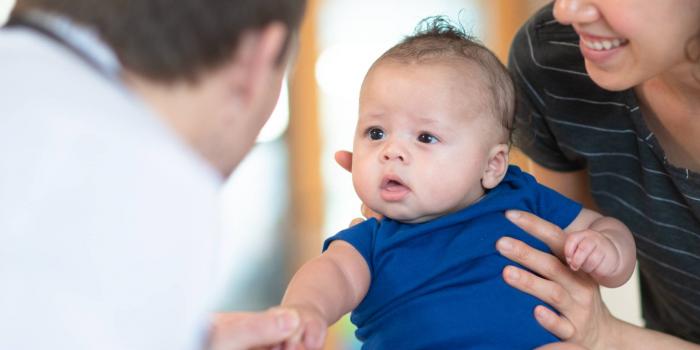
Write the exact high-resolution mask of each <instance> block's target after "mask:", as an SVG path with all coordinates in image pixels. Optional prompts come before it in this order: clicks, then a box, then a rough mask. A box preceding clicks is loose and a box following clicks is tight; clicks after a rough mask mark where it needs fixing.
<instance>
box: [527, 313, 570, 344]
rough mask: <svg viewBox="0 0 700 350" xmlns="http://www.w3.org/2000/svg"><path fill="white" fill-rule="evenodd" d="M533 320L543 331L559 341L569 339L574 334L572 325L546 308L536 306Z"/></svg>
mask: <svg viewBox="0 0 700 350" xmlns="http://www.w3.org/2000/svg"><path fill="white" fill-rule="evenodd" d="M535 318H536V319H537V322H539V323H540V325H542V327H544V329H546V330H548V331H550V332H551V333H552V334H554V335H555V336H556V337H557V338H559V339H564V340H567V339H570V338H571V337H573V336H574V334H575V333H576V329H575V328H574V325H573V324H572V323H571V322H570V321H569V320H567V319H566V318H564V317H562V316H559V315H558V314H557V313H556V312H554V311H552V310H550V309H549V308H547V307H546V306H543V305H538V306H537V307H535Z"/></svg>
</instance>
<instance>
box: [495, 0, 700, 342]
mask: <svg viewBox="0 0 700 350" xmlns="http://www.w3.org/2000/svg"><path fill="white" fill-rule="evenodd" d="M699 33H700V2H698V1H696V0H665V1H645V0H618V1H609V0H607V1H606V0H557V1H555V2H554V3H553V4H550V5H549V6H547V7H545V8H543V9H542V10H541V11H539V12H538V13H537V14H536V15H535V16H533V17H532V18H531V19H530V21H528V22H527V23H526V24H525V26H524V27H523V28H522V29H521V31H520V32H519V33H518V35H517V37H516V38H515V40H514V42H513V46H512V49H511V57H510V68H511V70H512V73H513V75H514V77H515V80H516V84H518V85H519V87H520V89H521V90H522V91H521V92H522V93H523V96H524V98H523V103H522V106H521V110H520V113H519V116H518V118H519V121H520V122H521V125H520V130H521V133H520V135H519V139H518V142H519V145H520V147H521V148H522V149H523V150H524V151H525V153H527V154H528V155H529V156H530V157H531V158H532V159H533V160H535V162H537V163H538V164H539V165H537V166H536V167H535V169H534V171H533V172H534V173H535V174H536V175H537V176H538V179H539V180H540V181H541V182H543V183H545V184H547V185H549V186H551V187H553V188H555V189H557V190H559V191H560V192H562V193H564V194H567V195H569V196H571V197H574V198H575V199H578V200H580V201H582V202H584V203H592V202H593V201H594V202H595V204H596V205H597V206H598V207H599V210H600V211H601V212H602V213H604V214H605V215H610V216H614V217H617V218H618V219H620V220H622V221H623V222H625V224H627V225H628V226H629V227H630V229H631V230H632V231H633V232H634V233H635V239H636V242H637V258H638V261H639V270H640V285H641V289H642V304H643V305H642V309H643V316H644V318H645V321H646V324H647V327H649V329H645V328H639V327H636V326H633V325H630V324H627V323H625V322H623V321H621V320H618V319H615V318H614V317H612V316H611V315H610V313H609V312H608V311H607V309H606V308H605V306H604V305H603V303H602V301H601V299H600V294H599V292H598V288H597V287H598V286H597V285H595V284H594V283H593V282H592V281H591V280H590V279H589V278H588V277H587V276H585V275H583V274H580V273H574V272H572V271H571V270H570V269H568V268H567V267H566V266H565V265H564V264H563V263H562V262H561V261H560V260H559V259H557V258H555V257H553V256H551V255H549V254H544V253H542V252H539V251H536V250H534V249H532V248H530V247H528V246H526V245H524V244H523V243H521V242H518V241H515V240H513V239H508V238H504V239H502V240H501V241H499V243H498V246H497V247H498V248H499V250H500V251H501V253H502V254H504V255H505V256H507V257H509V258H511V259H512V260H514V261H517V262H519V263H521V264H523V265H524V266H527V267H528V268H530V269H532V270H533V271H535V272H537V273H538V274H540V275H541V276H543V277H544V278H542V277H538V276H536V275H535V274H532V273H529V272H527V271H524V270H520V269H517V268H515V267H509V268H506V270H505V271H504V278H505V279H506V282H508V283H509V284H511V285H512V286H514V287H516V288H518V289H521V290H523V291H525V292H527V293H530V294H532V295H534V296H536V297H538V298H540V299H542V300H544V301H546V302H548V303H549V304H550V305H552V306H553V307H554V308H556V309H557V310H558V311H559V312H560V313H561V315H557V314H555V313H554V312H552V311H550V310H549V309H547V308H544V307H538V308H537V309H536V310H535V317H536V318H537V319H538V321H539V322H540V323H541V324H542V325H543V326H544V327H545V328H547V329H548V330H550V331H551V332H553V333H554V334H555V335H557V336H559V337H560V338H562V339H565V340H567V341H569V342H571V343H574V344H579V345H582V346H585V347H587V348H605V349H608V348H633V349H647V348H648V349H685V348H687V349H697V348H700V346H698V345H695V344H693V343H700V292H699V291H700V220H699V219H698V218H700V62H698V57H700V49H699V47H700V45H699V41H698V38H697V37H698V34H699ZM591 195H592V197H591ZM508 216H509V218H511V220H512V221H513V222H514V223H516V224H517V225H519V226H521V227H522V228H523V229H525V230H526V231H528V232H530V233H531V234H533V235H535V236H537V237H539V238H541V239H542V240H544V241H545V242H546V243H548V244H549V245H550V246H551V247H552V250H553V251H554V252H555V254H557V255H558V256H559V257H561V254H560V253H559V252H560V251H561V250H562V246H563V243H562V242H563V238H562V233H561V231H560V230H558V229H556V228H555V227H554V226H553V225H551V224H549V223H547V222H544V221H543V220H541V219H539V218H536V217H533V216H531V215H528V214H525V213H518V212H510V213H508ZM652 329H653V330H652Z"/></svg>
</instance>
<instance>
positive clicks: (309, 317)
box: [283, 306, 328, 350]
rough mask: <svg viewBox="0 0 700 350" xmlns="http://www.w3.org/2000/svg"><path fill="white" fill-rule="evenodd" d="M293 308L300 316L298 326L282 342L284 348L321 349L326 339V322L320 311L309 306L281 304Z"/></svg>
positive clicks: (287, 349) (288, 349)
mask: <svg viewBox="0 0 700 350" xmlns="http://www.w3.org/2000/svg"><path fill="white" fill-rule="evenodd" d="M283 307H284V308H285V309H289V310H295V311H296V312H297V313H298V314H299V316H300V318H301V323H300V327H299V328H298V329H297V331H296V332H294V334H292V336H290V337H289V338H288V339H287V340H286V341H285V342H284V350H301V349H303V350H321V349H323V344H324V342H325V340H326V332H327V330H328V323H326V320H325V319H324V318H323V316H322V315H321V314H320V312H319V311H318V310H316V309H314V308H311V307H302V306H283Z"/></svg>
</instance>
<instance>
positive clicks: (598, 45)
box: [582, 39, 627, 51]
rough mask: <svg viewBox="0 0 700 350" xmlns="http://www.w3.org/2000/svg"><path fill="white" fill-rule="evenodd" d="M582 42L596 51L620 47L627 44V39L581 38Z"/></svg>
mask: <svg viewBox="0 0 700 350" xmlns="http://www.w3.org/2000/svg"><path fill="white" fill-rule="evenodd" d="M582 41H583V44H584V45H586V47H587V48H589V49H591V50H596V51H604V50H610V49H614V48H616V47H620V46H622V45H624V44H627V39H613V40H585V39H584V40H582Z"/></svg>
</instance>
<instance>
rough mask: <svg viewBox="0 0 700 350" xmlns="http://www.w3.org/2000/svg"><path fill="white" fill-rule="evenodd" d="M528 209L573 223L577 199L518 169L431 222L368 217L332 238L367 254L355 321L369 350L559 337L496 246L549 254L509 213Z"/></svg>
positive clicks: (526, 342) (521, 343) (519, 344)
mask: <svg viewBox="0 0 700 350" xmlns="http://www.w3.org/2000/svg"><path fill="white" fill-rule="evenodd" d="M507 209H520V210H524V211H528V212H532V213H534V214H536V215H538V216H540V217H542V218H544V219H546V220H548V221H551V222H552V223H554V224H556V225H558V226H559V227H562V228H565V227H566V226H568V225H569V224H570V223H571V222H572V221H573V220H574V219H575V218H576V216H577V215H578V214H579V212H580V211H581V205H580V204H578V203H575V202H573V201H571V200H570V199H568V198H566V197H564V196H563V195H561V194H559V193H557V192H555V191H553V190H551V189H549V188H547V187H544V186H542V185H540V184H538V183H537V182H536V181H535V179H534V178H533V177H532V176H530V175H529V174H526V173H524V172H522V171H521V170H520V169H519V168H518V167H516V166H510V167H509V168H508V173H507V174H506V176H505V178H504V180H503V181H502V182H501V183H500V184H499V185H498V186H497V187H496V188H494V189H492V190H490V191H489V192H488V193H487V194H486V195H485V196H484V197H483V198H482V199H481V200H480V201H478V202H476V203H474V204H472V205H471V206H469V207H467V208H465V209H462V210H460V211H458V212H455V213H451V214H448V215H445V216H442V217H439V218H437V219H434V220H432V221H429V222H424V223H420V224H406V223H401V222H398V221H395V220H392V219H389V218H385V219H382V220H381V221H377V220H375V219H370V220H367V221H365V222H363V223H361V224H359V225H356V226H353V227H351V228H349V229H347V230H344V231H341V232H339V233H338V234H337V235H335V236H333V237H331V238H329V239H328V240H326V242H325V243H324V248H323V249H324V250H325V249H327V248H328V245H329V244H330V243H331V242H332V241H334V240H343V241H347V242H348V243H350V244H352V245H353V246H354V247H355V248H356V249H357V250H358V251H359V252H360V254H362V256H363V257H364V258H365V261H366V262H367V265H368V266H369V269H370V273H371V275H372V279H371V286H370V288H369V291H368V292H367V295H366V296H365V298H364V299H363V300H362V302H361V303H360V305H358V306H357V308H356V309H355V310H354V311H353V312H352V315H351V321H352V322H353V323H354V324H355V325H356V326H357V327H358V329H357V332H356V333H355V334H356V336H357V338H358V339H359V340H360V341H362V342H363V346H362V348H363V349H402V350H407V349H532V348H534V347H537V346H540V345H543V344H546V343H551V342H554V341H557V338H556V337H554V336H553V335H552V334H550V333H549V332H547V331H546V330H545V329H544V328H542V327H541V326H540V325H539V324H538V323H537V321H536V320H535V319H534V317H533V309H534V307H535V306H536V305H538V304H542V301H540V300H538V299H535V298H534V297H532V296H530V295H527V294H525V293H522V292H520V291H518V290H516V289H514V288H512V287H510V286H508V285H507V284H506V283H505V282H504V281H503V279H502V277H501V273H502V271H503V268H504V267H505V266H506V265H514V264H515V263H513V262H512V261H510V260H507V259H506V258H504V257H502V256H501V255H500V254H499V253H498V252H497V251H496V248H495V246H496V241H497V240H498V239H499V238H500V237H503V236H510V237H514V238H517V239H520V240H522V241H524V242H526V243H528V244H530V245H532V246H534V247H536V248H538V249H541V250H545V251H549V249H548V248H547V247H546V246H545V245H544V244H543V243H542V242H540V241H539V240H537V239H535V238H534V237H532V236H530V235H528V234H527V233H525V232H524V231H522V230H521V229H519V228H518V227H517V226H515V225H514V224H512V223H511V222H510V221H508V219H506V218H505V215H504V212H505V210H507Z"/></svg>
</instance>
